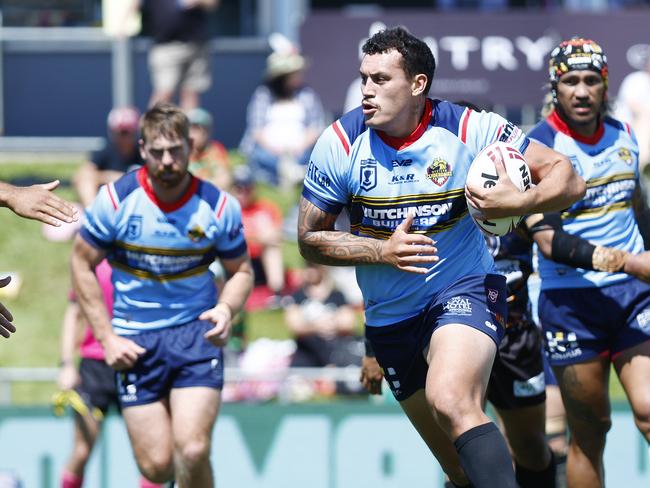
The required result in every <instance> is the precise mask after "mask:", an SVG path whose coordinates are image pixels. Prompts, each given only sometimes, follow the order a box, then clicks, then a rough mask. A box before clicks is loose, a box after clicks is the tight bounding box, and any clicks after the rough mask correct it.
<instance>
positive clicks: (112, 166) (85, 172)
mask: <svg viewBox="0 0 650 488" xmlns="http://www.w3.org/2000/svg"><path fill="white" fill-rule="evenodd" d="M139 119H140V113H139V112H138V110H137V109H136V108H134V107H116V108H114V109H112V110H111V111H110V112H109V114H108V119H107V125H108V138H107V139H106V144H105V145H104V148H103V149H101V150H99V151H95V152H93V153H92V154H91V156H90V160H89V161H87V162H85V163H83V164H82V166H81V167H80V168H79V170H78V171H77V173H76V174H75V176H74V185H75V188H76V190H77V194H78V195H79V200H80V201H81V204H82V205H83V207H84V208H86V207H88V206H89V205H90V204H91V203H92V201H93V200H94V199H95V195H97V190H98V189H99V187H100V186H102V185H104V184H106V183H109V182H111V181H115V180H117V179H118V178H119V177H120V176H122V175H123V174H124V173H126V172H128V171H130V170H132V169H134V168H137V167H139V166H141V165H142V158H141V157H140V151H139V149H138V123H139Z"/></svg>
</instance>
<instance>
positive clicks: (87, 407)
mask: <svg viewBox="0 0 650 488" xmlns="http://www.w3.org/2000/svg"><path fill="white" fill-rule="evenodd" d="M95 274H96V275H97V281H98V283H99V286H100V287H101V290H102V296H103V298H104V304H105V305H106V310H107V312H108V314H109V315H112V310H113V284H112V283H111V267H110V265H109V264H108V261H107V260H104V261H102V262H101V263H99V265H98V266H97V267H96V268H95ZM81 322H82V314H81V309H80V308H79V304H78V303H77V300H76V297H75V295H74V292H72V293H71V295H70V300H69V301H68V306H67V307H66V311H65V314H64V317H63V330H62V331H61V362H60V364H59V366H60V369H59V377H58V379H57V385H58V387H59V389H60V390H61V393H59V394H58V395H57V396H56V397H55V398H56V399H58V400H60V403H61V404H63V403H70V404H71V405H72V406H73V408H74V410H75V418H74V422H75V424H74V441H73V442H74V444H73V447H72V452H71V453H70V457H69V458H68V461H67V463H66V466H65V469H64V471H63V475H62V477H61V485H60V486H61V488H81V487H82V486H83V480H84V472H85V470H86V465H87V464H88V460H89V459H90V455H91V453H92V450H93V447H94V446H95V443H96V441H97V438H98V436H99V433H100V430H101V425H102V421H103V418H104V416H105V415H106V412H107V411H108V409H109V407H110V406H111V405H113V406H115V407H117V406H118V400H117V388H116V386H115V371H114V370H113V369H112V368H111V367H110V366H108V365H107V364H106V362H105V361H104V358H105V355H104V349H103V348H102V346H101V344H99V342H97V339H95V336H94V335H93V332H92V328H91V327H90V326H86V327H85V329H84V331H83V337H82V340H81V344H80V345H79V356H80V357H81V361H80V363H79V365H78V366H77V364H76V361H75V355H76V354H75V351H76V349H77V345H78V338H79V337H80V336H79V325H80V324H81ZM56 403H58V402H55V404H56ZM157 486H160V485H157V484H153V483H151V482H149V481H148V480H146V479H145V478H141V480H140V487H141V488H153V487H157Z"/></svg>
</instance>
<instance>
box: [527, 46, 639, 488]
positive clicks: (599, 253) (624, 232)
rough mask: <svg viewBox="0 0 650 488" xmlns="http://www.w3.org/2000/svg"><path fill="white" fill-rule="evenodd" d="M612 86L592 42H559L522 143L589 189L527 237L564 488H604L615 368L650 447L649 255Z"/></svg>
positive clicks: (634, 168)
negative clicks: (535, 251) (528, 141)
mask: <svg viewBox="0 0 650 488" xmlns="http://www.w3.org/2000/svg"><path fill="white" fill-rule="evenodd" d="M608 74H609V73H608V65H607V58H606V56H605V54H604V52H603V50H602V48H601V47H600V46H599V45H598V44H597V43H596V42H594V41H592V40H589V39H583V38H579V37H576V38H572V39H569V40H566V41H563V42H561V43H560V44H559V45H558V46H557V47H556V48H555V49H553V51H551V55H550V59H549V81H550V92H551V102H550V103H549V104H547V106H546V107H545V110H544V115H545V119H544V120H542V121H541V122H540V123H539V124H537V126H535V127H534V128H533V129H532V130H531V132H530V137H531V138H533V139H536V140H538V141H540V142H541V143H543V144H546V145H547V146H548V147H551V148H553V149H555V150H557V151H560V152H562V153H564V154H568V155H571V158H572V160H573V162H574V163H573V164H574V165H575V166H576V167H577V168H580V172H581V174H582V176H583V178H584V179H585V180H586V182H587V187H588V188H589V190H588V191H587V193H586V194H585V196H584V198H582V199H580V200H579V201H577V202H575V203H573V204H572V205H570V206H569V207H568V208H567V209H566V210H565V211H563V212H562V213H561V214H560V213H544V214H543V215H541V216H539V217H538V222H537V223H536V224H535V227H536V228H537V231H536V232H535V234H534V238H535V241H536V243H537V245H538V246H539V249H540V252H541V256H540V259H539V274H540V277H541V292H540V299H539V317H540V320H541V323H542V326H543V329H544V336H545V343H546V352H547V355H548V357H549V362H550V364H551V366H552V367H553V370H554V373H555V377H556V378H557V381H558V384H559V386H560V390H561V393H562V399H563V401H564V406H565V408H566V414H567V421H568V426H569V431H570V432H571V436H570V443H569V451H568V458H567V483H568V486H569V487H570V488H579V487H585V488H586V487H589V488H596V487H602V486H604V483H605V479H604V466H603V453H604V450H605V441H606V436H607V431H608V430H609V428H610V427H611V407H610V402H609V393H608V392H609V375H610V371H611V370H612V368H613V369H614V371H615V372H616V374H617V375H618V378H619V380H620V381H621V384H622V385H623V388H624V390H625V393H626V395H627V398H628V401H629V403H630V406H631V408H632V412H633V414H634V419H635V423H636V425H637V427H638V429H639V430H640V431H641V434H642V435H643V436H644V438H645V439H646V441H648V442H650V396H648V391H649V385H650V340H649V339H650V328H649V327H648V324H649V323H650V286H649V285H648V283H645V282H643V281H642V280H641V279H636V278H642V279H643V280H644V281H646V278H647V274H646V273H647V269H646V270H645V271H644V268H647V265H648V263H649V261H648V257H649V255H650V253H648V252H646V253H643V252H642V251H643V240H642V238H641V234H640V232H639V229H638V226H637V221H636V218H635V214H634V210H633V205H632V203H633V200H634V199H636V198H637V197H638V193H637V190H638V181H639V169H638V155H639V150H638V146H637V144H636V140H635V138H634V133H633V131H631V130H630V129H629V127H626V126H625V124H623V123H621V122H619V121H618V120H615V119H613V118H611V117H609V116H608V114H607V112H608V106H607V82H608ZM533 217H535V216H534V215H533V216H531V217H529V218H528V220H529V221H530V220H531V218H533ZM531 229H532V227H531ZM577 238H581V239H582V240H578V239H577ZM587 241H588V242H587Z"/></svg>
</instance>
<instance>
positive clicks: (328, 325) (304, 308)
mask: <svg viewBox="0 0 650 488" xmlns="http://www.w3.org/2000/svg"><path fill="white" fill-rule="evenodd" d="M284 318H285V321H286V324H287V327H288V328H289V331H290V332H291V335H292V336H293V337H294V339H295V342H296V346H297V347H296V351H295V353H294V355H293V358H292V360H291V366H292V367H303V368H322V367H326V366H339V367H344V366H349V365H353V364H354V365H357V364H359V362H360V360H361V357H362V356H363V341H362V339H361V338H360V337H358V336H357V335H356V334H355V323H356V315H355V312H354V309H353V308H352V307H351V306H350V305H349V304H348V302H347V301H346V299H345V296H344V295H343V293H342V292H341V291H339V290H337V289H336V287H335V285H334V281H333V280H332V279H331V277H330V276H329V270H328V269H327V267H325V266H324V265H322V264H314V263H310V262H307V263H306V266H305V268H304V270H303V273H302V285H301V286H300V289H298V291H297V292H296V293H294V294H293V296H292V297H291V302H290V304H289V305H288V306H286V307H285V311H284ZM337 390H338V391H339V392H349V391H350V390H349V389H348V388H346V386H344V385H343V384H339V385H338V388H337Z"/></svg>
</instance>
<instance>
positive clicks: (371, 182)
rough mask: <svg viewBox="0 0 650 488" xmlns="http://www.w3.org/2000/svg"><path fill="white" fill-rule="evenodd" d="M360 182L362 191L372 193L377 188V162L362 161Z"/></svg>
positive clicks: (374, 160) (372, 160)
mask: <svg viewBox="0 0 650 488" xmlns="http://www.w3.org/2000/svg"><path fill="white" fill-rule="evenodd" d="M359 181H360V186H361V189H362V190H364V191H370V190H372V189H373V188H374V187H376V186H377V160H376V159H362V160H361V163H360V165H359Z"/></svg>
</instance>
